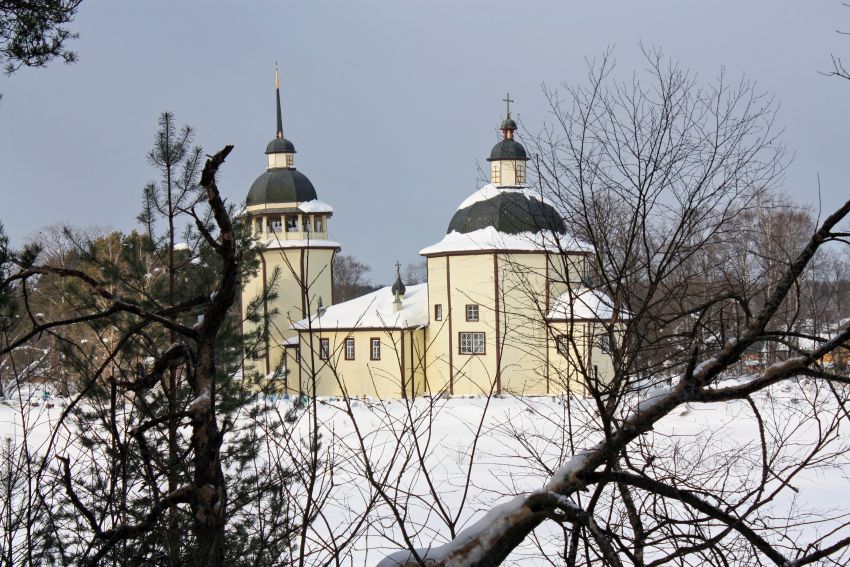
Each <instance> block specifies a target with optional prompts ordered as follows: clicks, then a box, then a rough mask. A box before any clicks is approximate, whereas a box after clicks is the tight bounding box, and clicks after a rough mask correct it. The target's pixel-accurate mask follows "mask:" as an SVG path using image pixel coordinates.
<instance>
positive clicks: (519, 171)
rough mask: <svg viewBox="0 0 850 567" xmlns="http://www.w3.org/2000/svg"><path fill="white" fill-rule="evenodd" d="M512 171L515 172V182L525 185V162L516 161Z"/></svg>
mask: <svg viewBox="0 0 850 567" xmlns="http://www.w3.org/2000/svg"><path fill="white" fill-rule="evenodd" d="M514 171H515V172H516V184H517V185H525V162H522V161H518V162H516V167H515V168H514Z"/></svg>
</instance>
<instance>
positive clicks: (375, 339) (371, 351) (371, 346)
mask: <svg viewBox="0 0 850 567" xmlns="http://www.w3.org/2000/svg"><path fill="white" fill-rule="evenodd" d="M376 344H377V347H378V355H377V356H375V345H376ZM369 360H381V338H380V337H371V338H370V339H369Z"/></svg>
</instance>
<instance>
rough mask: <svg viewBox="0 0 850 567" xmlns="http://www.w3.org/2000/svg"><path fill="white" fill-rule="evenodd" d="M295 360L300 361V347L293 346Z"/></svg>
mask: <svg viewBox="0 0 850 567" xmlns="http://www.w3.org/2000/svg"><path fill="white" fill-rule="evenodd" d="M295 362H301V347H295Z"/></svg>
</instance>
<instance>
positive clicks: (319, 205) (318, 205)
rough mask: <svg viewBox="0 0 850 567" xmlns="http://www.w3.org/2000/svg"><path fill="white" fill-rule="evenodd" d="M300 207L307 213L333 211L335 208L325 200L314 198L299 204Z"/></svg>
mask: <svg viewBox="0 0 850 567" xmlns="http://www.w3.org/2000/svg"><path fill="white" fill-rule="evenodd" d="M298 208H299V209H300V210H301V211H302V212H305V213H333V212H334V208H333V207H332V206H330V205H328V204H327V203H325V202H324V201H320V200H318V199H313V200H312V201H305V202H303V203H300V204H299V205H298Z"/></svg>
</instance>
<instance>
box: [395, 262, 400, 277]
mask: <svg viewBox="0 0 850 567" xmlns="http://www.w3.org/2000/svg"><path fill="white" fill-rule="evenodd" d="M395 273H396V274H399V273H401V264H399V263H398V260H396V263H395Z"/></svg>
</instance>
